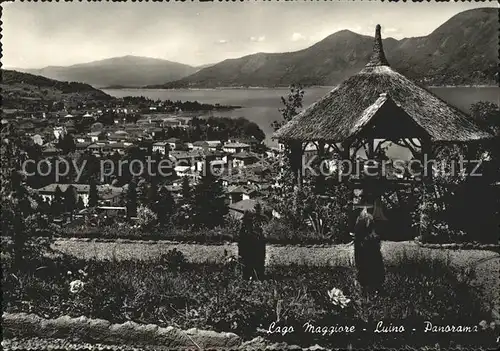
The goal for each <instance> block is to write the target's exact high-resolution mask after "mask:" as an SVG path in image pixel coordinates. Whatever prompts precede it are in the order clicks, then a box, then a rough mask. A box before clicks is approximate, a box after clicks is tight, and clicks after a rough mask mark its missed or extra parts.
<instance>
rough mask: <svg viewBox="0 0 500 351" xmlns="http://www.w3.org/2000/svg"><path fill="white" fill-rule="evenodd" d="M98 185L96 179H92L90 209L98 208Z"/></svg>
mask: <svg viewBox="0 0 500 351" xmlns="http://www.w3.org/2000/svg"><path fill="white" fill-rule="evenodd" d="M98 198H99V197H98V193H97V184H96V181H95V178H94V177H92V176H91V177H90V184H89V207H96V206H97V204H98Z"/></svg>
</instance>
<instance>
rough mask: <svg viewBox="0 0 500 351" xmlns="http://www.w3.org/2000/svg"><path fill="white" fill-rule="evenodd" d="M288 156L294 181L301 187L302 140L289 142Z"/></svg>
mask: <svg viewBox="0 0 500 351" xmlns="http://www.w3.org/2000/svg"><path fill="white" fill-rule="evenodd" d="M290 158H291V160H290V161H291V167H292V172H293V174H294V178H295V179H294V183H295V184H296V185H297V186H298V187H299V188H301V187H302V142H300V141H292V142H290Z"/></svg>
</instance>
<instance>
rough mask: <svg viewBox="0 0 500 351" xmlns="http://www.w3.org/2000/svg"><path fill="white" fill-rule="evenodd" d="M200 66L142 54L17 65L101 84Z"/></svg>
mask: <svg viewBox="0 0 500 351" xmlns="http://www.w3.org/2000/svg"><path fill="white" fill-rule="evenodd" d="M199 69H200V68H197V67H193V66H189V65H185V64H182V63H178V62H172V61H168V60H162V59H156V58H150V57H140V56H122V57H113V58H109V59H104V60H99V61H93V62H88V63H80V64H76V65H72V66H48V67H44V68H40V69H22V68H15V70H17V71H21V72H25V73H31V74H35V75H40V76H44V77H47V78H51V79H56V80H61V81H70V82H83V83H87V84H91V85H93V86H95V87H99V88H102V87H108V86H144V85H150V84H159V83H164V82H169V81H172V80H177V79H181V78H183V77H185V76H188V75H190V74H192V73H195V72H197V71H198V70H199Z"/></svg>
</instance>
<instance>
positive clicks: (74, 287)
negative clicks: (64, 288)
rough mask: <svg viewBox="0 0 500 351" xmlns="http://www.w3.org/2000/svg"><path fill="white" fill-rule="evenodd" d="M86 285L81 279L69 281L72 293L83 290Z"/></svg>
mask: <svg viewBox="0 0 500 351" xmlns="http://www.w3.org/2000/svg"><path fill="white" fill-rule="evenodd" d="M84 285H85V283H84V282H82V281H81V280H73V281H72V282H71V283H69V291H70V293H72V294H77V293H79V292H80V291H82V290H83V286H84Z"/></svg>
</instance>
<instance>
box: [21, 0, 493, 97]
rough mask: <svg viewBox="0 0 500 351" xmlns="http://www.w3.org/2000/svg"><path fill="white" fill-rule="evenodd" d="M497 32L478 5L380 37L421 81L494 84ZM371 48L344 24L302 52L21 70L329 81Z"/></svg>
mask: <svg viewBox="0 0 500 351" xmlns="http://www.w3.org/2000/svg"><path fill="white" fill-rule="evenodd" d="M382 25H383V23H382ZM374 30H375V28H374ZM498 32H499V23H498V10H497V9H495V8H479V9H473V10H468V11H464V12H461V13H459V14H457V15H455V16H454V17H452V18H451V19H449V20H448V21H446V22H445V23H444V24H442V25H441V26H439V27H438V28H437V29H436V30H434V31H433V32H432V33H430V34H429V35H427V36H422V37H415V38H404V39H401V40H396V39H394V38H386V39H384V41H383V44H384V49H385V53H386V56H387V59H388V60H389V62H390V64H391V66H392V67H393V68H394V69H396V70H397V71H399V72H400V73H402V74H404V75H406V76H408V77H409V78H412V79H414V80H416V81H418V82H420V83H422V84H425V85H472V84H495V83H496V80H498V73H497V72H498V67H497V63H498ZM382 35H383V27H382ZM372 47H373V37H372V36H366V35H361V34H357V33H354V32H351V31H348V30H342V31H339V32H336V33H334V34H332V35H330V36H328V37H326V38H325V39H323V40H321V41H320V42H318V43H316V44H314V45H312V46H310V47H308V48H306V49H303V50H300V51H295V52H286V53H256V54H252V55H248V56H244V57H241V58H237V59H227V60H224V61H222V62H219V63H217V64H212V65H203V66H200V67H193V66H189V65H184V64H181V63H177V62H171V61H167V60H162V59H153V58H147V57H137V56H124V57H115V58H110V59H105V60H100V61H94V62H89V63H83V64H77V65H72V66H66V67H55V66H49V67H45V68H41V69H19V68H16V70H18V71H22V72H27V73H32V74H36V75H41V76H44V77H48V78H52V79H57V80H63V81H79V82H84V83H87V84H91V85H93V86H95V87H148V88H189V87H193V88H213V87H242V86H263V87H275V86H288V85H290V84H292V83H300V84H302V85H305V86H309V85H328V86H330V85H336V84H338V83H340V82H341V81H342V80H344V79H345V78H347V77H348V76H350V75H352V74H355V73H357V72H358V71H359V70H361V69H362V68H363V67H364V65H365V64H366V63H367V62H368V59H369V57H370V55H371V52H372Z"/></svg>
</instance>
